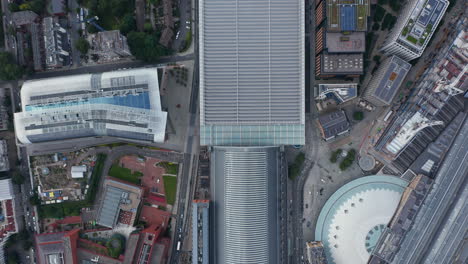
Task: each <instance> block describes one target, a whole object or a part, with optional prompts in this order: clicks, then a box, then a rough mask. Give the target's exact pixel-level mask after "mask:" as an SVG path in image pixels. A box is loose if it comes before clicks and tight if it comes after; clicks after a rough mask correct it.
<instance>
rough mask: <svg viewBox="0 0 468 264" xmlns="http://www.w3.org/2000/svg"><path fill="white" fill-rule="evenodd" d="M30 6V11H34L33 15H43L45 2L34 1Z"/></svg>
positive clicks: (40, 0)
mask: <svg viewBox="0 0 468 264" xmlns="http://www.w3.org/2000/svg"><path fill="white" fill-rule="evenodd" d="M30 5H31V11H34V12H35V13H38V14H42V13H44V8H45V1H43V0H34V1H31V4H30Z"/></svg>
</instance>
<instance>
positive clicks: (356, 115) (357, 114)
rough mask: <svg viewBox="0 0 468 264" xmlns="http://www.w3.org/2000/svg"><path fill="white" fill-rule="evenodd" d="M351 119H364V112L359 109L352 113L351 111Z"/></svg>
mask: <svg viewBox="0 0 468 264" xmlns="http://www.w3.org/2000/svg"><path fill="white" fill-rule="evenodd" d="M353 119H354V120H358V121H360V120H362V119H364V113H363V112H361V111H356V112H354V113H353Z"/></svg>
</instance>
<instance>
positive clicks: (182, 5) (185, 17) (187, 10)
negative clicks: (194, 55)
mask: <svg viewBox="0 0 468 264" xmlns="http://www.w3.org/2000/svg"><path fill="white" fill-rule="evenodd" d="M191 3H192V0H178V6H179V14H180V17H179V28H178V29H175V32H174V34H175V35H177V33H179V37H178V38H176V39H174V41H173V42H172V49H173V50H174V52H179V51H180V50H181V49H183V48H184V46H185V45H189V46H190V43H189V44H186V43H185V40H186V36H187V33H188V32H190V30H192V13H191V10H192V5H191ZM187 27H188V28H187ZM192 42H193V35H192Z"/></svg>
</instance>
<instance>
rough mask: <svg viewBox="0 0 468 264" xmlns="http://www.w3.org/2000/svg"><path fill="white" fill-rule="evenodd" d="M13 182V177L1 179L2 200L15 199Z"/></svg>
mask: <svg viewBox="0 0 468 264" xmlns="http://www.w3.org/2000/svg"><path fill="white" fill-rule="evenodd" d="M13 196H14V192H13V184H12V183H11V179H6V180H0V201H3V200H9V199H13Z"/></svg>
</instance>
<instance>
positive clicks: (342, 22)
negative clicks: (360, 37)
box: [326, 0, 370, 31]
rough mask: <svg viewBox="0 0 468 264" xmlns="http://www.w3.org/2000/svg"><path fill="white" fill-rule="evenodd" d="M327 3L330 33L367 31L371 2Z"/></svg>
mask: <svg viewBox="0 0 468 264" xmlns="http://www.w3.org/2000/svg"><path fill="white" fill-rule="evenodd" d="M326 2H327V18H328V19H327V21H328V22H327V24H328V25H327V26H328V30H329V31H366V30H367V17H368V16H369V14H370V10H369V0H331V1H326Z"/></svg>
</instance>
